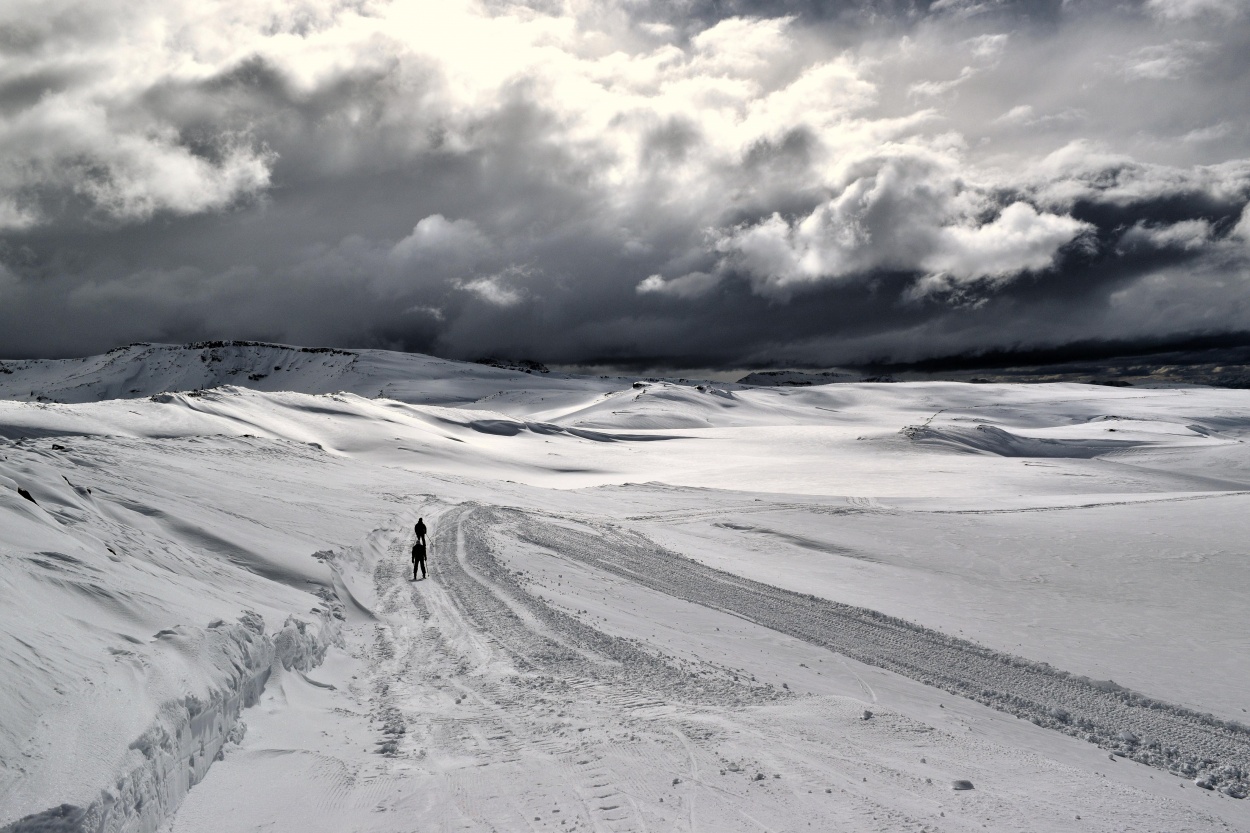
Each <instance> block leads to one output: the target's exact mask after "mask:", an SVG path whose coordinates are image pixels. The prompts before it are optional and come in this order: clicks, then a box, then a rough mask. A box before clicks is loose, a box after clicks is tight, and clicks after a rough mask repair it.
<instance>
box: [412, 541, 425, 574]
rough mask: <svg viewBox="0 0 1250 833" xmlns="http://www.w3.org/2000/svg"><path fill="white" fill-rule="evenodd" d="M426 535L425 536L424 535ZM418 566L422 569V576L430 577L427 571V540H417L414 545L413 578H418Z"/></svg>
mask: <svg viewBox="0 0 1250 833" xmlns="http://www.w3.org/2000/svg"><path fill="white" fill-rule="evenodd" d="M422 537H424V536H422ZM417 568H420V569H421V578H428V575H427V574H426V572H425V542H424V541H417V542H416V543H414V544H413V545H412V580H413V581H416V580H417Z"/></svg>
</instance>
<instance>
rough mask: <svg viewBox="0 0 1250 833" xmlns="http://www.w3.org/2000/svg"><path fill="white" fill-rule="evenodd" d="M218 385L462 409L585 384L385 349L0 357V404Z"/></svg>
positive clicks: (220, 348) (148, 349)
mask: <svg viewBox="0 0 1250 833" xmlns="http://www.w3.org/2000/svg"><path fill="white" fill-rule="evenodd" d="M223 385H233V386H237V387H244V388H251V389H253V390H262V391H300V392H303V393H332V392H335V391H348V392H350V393H355V394H357V395H359V396H365V397H375V396H385V397H387V398H389V399H396V400H399V401H403V402H417V403H422V404H461V403H464V402H471V401H473V400H475V399H478V398H480V397H482V396H486V395H488V394H491V393H496V392H498V391H500V390H506V389H508V388H509V387H514V386H519V387H523V388H524V389H526V390H530V391H535V390H551V391H565V390H578V391H583V390H585V389H586V387H587V381H586V380H582V379H578V380H576V381H573V380H570V379H569V377H567V376H565V375H563V374H558V373H555V374H545V373H534V372H533V371H532V370H530V371H527V370H522V369H508V368H504V367H494V366H490V365H484V364H471V363H466V362H452V361H445V360H443V359H436V358H433V357H432V356H422V355H419V354H412V353H396V352H392V351H388V350H339V349H335V348H330V347H292V346H289V345H283V344H265V343H262V342H251V341H225V342H223V341H213V342H198V343H195V344H186V345H175V344H142V343H140V344H131V345H129V346H127V347H118V348H117V349H115V350H110V351H109V352H108V353H105V354H104V355H102V356H88V357H86V358H80V359H25V360H9V361H0V399H15V400H21V401H38V402H62V403H80V402H99V401H101V400H106V399H132V398H136V397H143V396H151V395H153V394H157V393H167V392H176V391H192V390H203V389H207V388H216V387H221V386H223Z"/></svg>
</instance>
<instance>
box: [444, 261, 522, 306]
mask: <svg viewBox="0 0 1250 833" xmlns="http://www.w3.org/2000/svg"><path fill="white" fill-rule="evenodd" d="M528 273H529V270H528V269H526V268H525V267H522V266H512V267H509V268H508V269H507V270H505V271H503V272H500V273H499V274H495V275H487V276H485V277H481V278H473V279H471V280H455V281H453V282H452V283H453V285H454V286H455V287H456V288H457V289H459V290H462V291H464V292H468V293H470V294H472V295H475V296H477V297H478V298H480V299H482V300H483V301H485V302H486V303H488V304H491V305H493V306H496V307H505V308H506V307H514V306H516V305H517V304H519V303H521V301H522V300H524V299H525V292H524V291H522V290H520V289H517V288H514V287H510V286H508V285H507V283H506V282H507V281H508V279H509V277H511V276H516V277H520V278H524V277H526V276H527V275H528Z"/></svg>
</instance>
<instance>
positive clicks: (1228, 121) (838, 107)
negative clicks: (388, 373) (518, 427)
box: [0, 0, 1250, 368]
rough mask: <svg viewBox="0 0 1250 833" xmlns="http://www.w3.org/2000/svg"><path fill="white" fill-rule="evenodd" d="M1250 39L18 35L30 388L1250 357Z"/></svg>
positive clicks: (6, 326)
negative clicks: (127, 377) (247, 362)
mask: <svg viewBox="0 0 1250 833" xmlns="http://www.w3.org/2000/svg"><path fill="white" fill-rule="evenodd" d="M1248 77H1250V0H1136V1H1130V2H1121V3H1108V2H1085V0H1067V1H1066V2H1059V0H1055V1H1054V2H1027V0H1016V1H1015V2H1013V0H934V2H923V1H922V0H912V2H907V0H881V2H859V3H853V2H839V0H829V2H815V0H806V1H805V0H775V1H774V2H768V0H677V2H661V0H603V1H602V2H593V3H592V2H582V0H568V2H559V0H533V2H529V3H516V4H512V3H505V2H500V0H481V2H467V1H466V0H438V2H422V1H421V0H405V1H404V2H398V1H397V2H385V0H306V1H304V2H301V1H300V0H288V2H277V0H228V1H223V2H217V1H216V0H99V2H72V1H71V0H7V2H5V3H4V4H2V5H0V357H7V358H22V357H62V356H74V355H88V354H92V353H99V352H103V351H105V350H108V349H110V348H112V347H114V346H117V345H119V344H126V343H129V342H132V341H154V342H186V341H194V340H204V339H255V340H265V341H278V342H284V343H292V344H302V345H329V346H337V347H377V348H386V349H396V350H408V351H418V352H424V353H432V354H435V355H439V356H445V357H449V358H461V359H474V358H478V357H482V356H487V355H493V356H501V357H508V358H513V359H521V358H527V359H533V360H537V361H543V362H547V363H556V364H566V365H601V364H607V365H630V364H634V365H638V366H642V365H645V366H666V365H667V366H673V367H682V366H685V367H690V366H699V367H709V368H715V367H735V368H743V367H782V366H806V367H820V366H833V365H856V364H866V363H898V362H904V363H905V362H912V361H923V360H932V359H940V358H945V357H975V356H977V355H980V354H985V353H993V354H998V355H1001V354H1003V353H1007V354H1010V353H1012V352H1013V351H1022V352H1029V351H1039V350H1054V349H1060V350H1062V349H1064V348H1066V347H1069V346H1071V345H1095V346H1096V345H1099V344H1103V343H1107V344H1122V345H1126V349H1130V350H1131V349H1141V350H1148V349H1156V348H1165V347H1167V346H1168V345H1170V344H1174V343H1178V342H1183V341H1186V340H1192V339H1194V338H1195V337H1222V338H1226V339H1227V338H1231V339H1232V340H1233V341H1237V340H1238V339H1241V338H1243V337H1244V340H1245V341H1246V342H1250V335H1247V334H1250V302H1248V294H1247V286H1248V283H1250V208H1248V207H1247V206H1248V204H1250V83H1247V82H1246V79H1247V78H1248Z"/></svg>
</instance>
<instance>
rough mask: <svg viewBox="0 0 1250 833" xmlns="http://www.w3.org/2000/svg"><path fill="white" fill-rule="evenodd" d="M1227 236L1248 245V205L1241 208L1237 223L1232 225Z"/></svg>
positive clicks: (1249, 226)
mask: <svg viewBox="0 0 1250 833" xmlns="http://www.w3.org/2000/svg"><path fill="white" fill-rule="evenodd" d="M1229 236H1230V237H1234V238H1238V239H1240V240H1242V241H1244V242H1245V243H1246V244H1247V245H1250V205H1247V206H1246V207H1245V208H1243V209H1242V210H1241V219H1240V220H1238V221H1237V225H1235V226H1233V230H1232V231H1231V232H1229Z"/></svg>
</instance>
